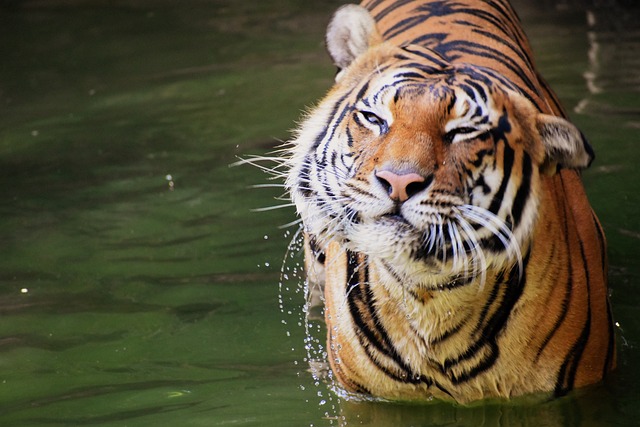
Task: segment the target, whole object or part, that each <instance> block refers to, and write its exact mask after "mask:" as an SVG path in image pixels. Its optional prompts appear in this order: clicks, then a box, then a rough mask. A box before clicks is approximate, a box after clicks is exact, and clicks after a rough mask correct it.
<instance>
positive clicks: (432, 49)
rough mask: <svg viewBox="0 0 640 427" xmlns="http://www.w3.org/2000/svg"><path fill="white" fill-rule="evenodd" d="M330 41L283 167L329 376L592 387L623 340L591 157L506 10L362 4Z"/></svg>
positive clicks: (404, 387)
mask: <svg viewBox="0 0 640 427" xmlns="http://www.w3.org/2000/svg"><path fill="white" fill-rule="evenodd" d="M365 8H366V10H365ZM367 10H368V12H367ZM327 44H328V50H329V52H330V53H331V55H332V57H333V58H334V60H335V62H336V64H337V65H338V66H339V67H340V68H341V70H340V71H339V73H338V75H337V78H336V84H335V85H334V87H333V88H332V89H331V91H330V92H329V94H328V95H327V96H326V97H325V98H324V99H323V100H322V101H321V102H320V103H319V104H318V106H316V107H315V108H314V109H313V110H311V111H310V112H309V114H308V116H307V117H306V118H305V120H304V121H303V123H302V124H301V126H300V128H299V129H298V131H297V133H296V137H295V139H294V140H293V141H292V143H291V145H290V148H289V156H288V157H287V159H286V160H285V161H286V162H287V165H288V168H289V169H288V177H287V187H288V189H289V191H290V194H291V197H292V200H293V201H294V203H295V204H296V207H297V210H298V213H299V214H300V216H301V218H302V221H303V223H304V229H305V232H306V236H307V237H306V239H307V244H306V253H307V269H308V272H309V275H310V277H313V278H314V279H315V280H318V281H323V282H324V283H325V304H326V307H325V308H326V322H327V327H328V331H329V336H328V345H329V362H330V364H331V367H332V370H333V372H334V376H335V379H336V380H337V381H338V382H339V383H340V384H341V385H342V386H343V387H344V388H345V389H346V390H348V391H350V392H356V393H365V394H370V395H374V396H380V397H384V398H390V399H428V398H431V397H435V398H440V399H445V400H455V401H458V402H462V403H466V402H471V401H474V400H477V399H483V398H510V397H514V396H520V395H524V394H529V393H544V395H549V394H552V395H554V396H561V395H564V394H566V393H567V392H569V391H570V390H572V389H573V388H574V387H579V386H585V385H588V384H593V383H596V382H598V381H600V380H601V379H602V378H603V376H604V375H605V374H606V373H607V372H608V371H610V370H611V369H613V367H614V365H615V350H614V338H613V333H612V316H611V313H610V310H609V305H608V301H607V283H606V269H607V265H606V264H607V261H606V255H605V252H606V249H605V245H606V244H605V238H604V235H603V233H602V229H601V227H600V224H599V222H598V220H597V218H596V216H595V215H594V213H593V212H592V210H591V207H590V206H589V202H588V200H587V198H586V195H585V193H584V190H583V187H582V184H581V180H580V174H579V171H578V169H580V168H584V167H587V166H588V165H589V164H590V162H591V160H592V158H593V152H592V150H591V148H590V147H589V145H588V143H587V142H586V140H585V139H584V137H583V136H582V134H581V133H580V132H579V131H578V130H577V129H576V128H575V127H574V126H573V125H571V124H570V123H569V122H568V121H566V120H565V119H564V112H563V110H562V108H561V106H560V105H559V103H558V101H557V99H556V97H555V95H554V94H553V92H552V91H551V89H550V88H549V87H548V86H547V85H546V84H545V82H544V81H543V80H542V79H541V78H540V76H539V75H538V74H537V72H536V71H535V67H534V64H533V59H532V55H531V51H530V48H529V45H528V42H527V40H526V37H525V35H524V33H523V31H522V29H521V27H520V24H519V21H518V18H517V16H516V14H515V12H514V11H513V9H512V8H511V6H510V5H509V4H508V3H507V2H506V1H504V0H483V1H480V0H476V1H473V0H451V1H447V0H439V1H420V0H395V1H394V0H369V1H364V2H363V4H362V7H360V6H354V5H350V6H345V7H343V8H342V9H340V10H339V11H338V12H337V13H336V15H335V16H334V19H333V20H332V22H331V24H330V25H329V28H328V33H327ZM389 176H391V177H395V176H399V177H401V179H399V180H398V182H401V181H402V180H410V181H411V182H410V184H407V185H406V186H405V185H404V184H402V185H400V184H397V187H396V184H390V182H391V181H389V180H388V179H387V177H389ZM394 179H395V178H394ZM393 182H395V181H393ZM402 182H404V181H402ZM407 182H408V181H407ZM400 187H401V188H400ZM397 188H400V190H399V191H396V190H397Z"/></svg>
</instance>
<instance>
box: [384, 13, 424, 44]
mask: <svg viewBox="0 0 640 427" xmlns="http://www.w3.org/2000/svg"><path fill="white" fill-rule="evenodd" d="M428 18H429V17H428V16H427V15H416V16H411V17H409V18H405V19H402V20H400V21H398V22H396V23H395V24H393V25H392V26H391V27H390V28H389V29H387V30H386V31H385V32H384V33H383V34H382V37H383V38H384V39H385V40H388V39H390V38H391V37H393V36H396V35H398V34H400V33H402V32H403V31H407V30H409V29H411V28H413V27H415V26H417V25H420V24H422V23H423V22H424V21H425V20H427V19H428Z"/></svg>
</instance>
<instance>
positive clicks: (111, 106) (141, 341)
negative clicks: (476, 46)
mask: <svg viewBox="0 0 640 427" xmlns="http://www.w3.org/2000/svg"><path fill="white" fill-rule="evenodd" d="M340 3H341V2H339V1H333V0H332V1H323V2H308V1H306V0H272V1H260V2H254V1H235V0H234V1H232V0H226V1H223V0H206V1H205V0H189V1H181V2H173V1H169V0H164V1H160V0H158V1H152V0H131V1H106V0H104V1H100V0H84V1H83V0H48V1H44V0H41V1H36V0H32V1H19V0H13V1H1V2H0V55H1V61H0V195H1V197H0V255H1V256H0V316H1V317H0V425H2V426H5V425H6V426H31V425H34V426H35V425H99V426H109V425H113V426H124V425H127V426H147V425H149V426H158V425H180V426H200V425H206V426H218V425H242V426H311V425H313V426H323V425H344V426H351V425H367V426H385V427H386V426H391V425H393V426H397V427H408V426H411V425H422V426H432V425H469V426H479V425H486V426H494V425H503V426H511V425H523V426H524V425H527V426H560V425H572V426H574V425H575V426H578V425H581V426H582V425H584V426H592V425H598V426H599V425H637V419H638V418H639V417H640V409H639V407H638V405H637V402H638V400H639V397H640V385H639V384H638V383H639V379H640V369H639V368H638V366H639V365H640V357H639V356H638V346H639V345H640V342H639V340H640V321H639V320H638V319H640V310H639V307H640V296H639V295H638V293H637V292H636V288H637V285H638V282H639V281H638V279H639V278H640V267H638V255H639V254H640V251H639V250H638V244H639V243H640V224H639V218H640V200H639V197H638V192H637V190H636V185H637V183H638V180H639V178H640V176H639V175H640V172H639V171H640V168H639V167H638V166H637V165H638V164H639V161H640V152H639V150H638V148H637V144H638V140H639V139H640V19H639V18H640V10H639V9H638V6H637V5H636V4H635V2H632V1H626V2H616V1H613V0H609V1H605V0H602V1H596V0H593V1H582V2H581V1H571V0H566V1H559V0H558V1H541V2H527V1H525V0H519V1H517V2H516V3H515V5H516V8H517V10H518V11H519V13H520V15H521V17H522V19H523V21H524V24H525V29H526V31H527V33H528V34H529V36H530V38H531V39H532V43H533V45H534V48H535V51H536V55H537V59H538V64H539V68H540V69H541V70H542V72H543V74H544V75H545V77H546V78H547V79H548V80H549V82H550V83H551V85H552V86H553V87H554V88H555V90H556V91H557V92H558V94H559V95H560V97H561V99H562V100H563V102H564V104H565V106H566V107H567V109H568V110H569V111H570V115H571V118H572V119H573V121H574V122H575V123H576V124H577V125H578V126H579V127H580V128H581V129H582V130H583V131H584V133H585V134H586V135H587V136H588V138H589V139H590V141H591V143H592V145H593V146H594V147H595V149H596V153H597V160H596V163H595V164H594V165H593V167H592V168H591V169H590V170H588V171H587V172H586V173H585V174H584V181H585V185H586V187H587V191H588V194H589V196H590V198H591V201H592V204H593V206H594V208H595V210H596V212H597V213H598V214H599V216H600V219H601V221H602V223H603V225H604V228H605V231H606V233H607V237H608V240H609V258H610V264H611V271H610V282H611V289H612V303H613V307H614V314H615V317H616V320H617V322H618V323H619V328H618V330H619V350H620V352H619V359H618V365H619V368H618V370H617V371H616V373H615V374H614V375H612V377H611V378H610V379H609V380H608V381H607V382H606V383H605V384H604V385H603V386H600V387H595V388H593V389H589V390H586V391H583V392H580V393H577V394H576V395H574V396H570V397H568V398H565V399H561V400H559V401H555V402H552V403H548V404H544V405H535V406H528V405H522V404H520V405H497V404H483V405H477V406H474V407H472V408H458V407H454V406H451V405H444V404H434V405H427V406H405V405H398V404H381V403H353V402H346V401H344V400H342V399H340V398H337V397H336V396H335V395H333V394H332V393H331V392H330V391H329V390H328V388H327V385H326V384H325V383H323V382H322V381H318V380H316V379H314V377H313V376H312V375H311V374H310V373H309V372H308V362H309V360H308V359H309V357H313V355H314V354H313V352H314V351H319V352H321V349H319V350H318V346H320V345H321V344H318V342H317V341H311V340H305V327H304V322H303V320H302V319H303V316H302V315H301V311H302V309H301V306H302V305H303V303H304V297H303V291H302V289H301V287H300V286H301V284H300V279H299V274H296V269H297V265H296V262H297V261H296V259H295V257H294V258H289V257H287V260H286V266H285V273H287V275H288V280H284V282H283V283H282V285H279V283H280V282H281V279H280V266H281V264H282V260H283V259H284V258H285V251H286V249H287V245H288V243H289V241H290V240H291V238H292V233H293V232H294V231H295V230H293V229H291V228H288V229H287V228H285V229H282V228H278V227H279V226H281V225H284V224H287V223H290V222H291V221H293V220H294V219H295V217H294V214H293V211H292V210H291V209H290V208H285V209H279V210H272V211H265V212H253V211H252V209H255V208H260V207H265V206H273V205H277V204H283V203H286V202H282V201H278V200H274V197H277V196H279V195H280V193H281V191H280V190H279V189H277V188H275V189H268V188H267V189H264V188H261V189H252V188H250V186H251V185H252V184H258V183H264V182H265V181H266V176H265V175H263V174H261V173H260V171H259V170H257V169H255V168H251V167H246V166H243V167H235V168H230V167H229V165H230V164H231V163H233V162H235V161H236V160H237V156H241V155H248V154H263V153H266V152H268V151H269V150H270V149H272V148H273V147H274V146H275V145H277V143H278V141H279V140H284V139H286V138H287V137H288V130H289V129H291V128H292V127H293V125H294V121H295V120H296V119H297V118H298V117H299V116H300V112H301V111H302V110H303V109H304V108H305V106H307V105H310V104H312V103H313V102H314V101H315V100H316V99H317V98H318V97H320V96H321V95H322V93H323V92H324V91H325V90H326V89H327V88H328V87H329V86H330V85H331V82H332V79H333V73H334V71H333V67H332V66H331V64H330V63H329V60H328V58H327V57H326V55H325V54H324V50H323V44H322V37H323V32H324V27H325V25H326V22H327V20H328V18H329V15H330V14H331V13H332V11H333V10H334V9H335V8H336V7H337V6H338V5H339V4H340ZM534 3H535V4H534ZM294 252H295V251H294ZM294 255H295V253H294ZM298 270H299V268H298Z"/></svg>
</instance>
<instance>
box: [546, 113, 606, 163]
mask: <svg viewBox="0 0 640 427" xmlns="http://www.w3.org/2000/svg"><path fill="white" fill-rule="evenodd" d="M536 126H537V128H538V132H539V134H540V138H541V139H542V143H543V145H544V149H545V161H544V164H543V167H542V169H543V171H544V172H545V173H547V174H549V175H552V174H554V173H555V171H556V169H557V167H558V165H560V166H563V167H567V168H572V169H584V168H587V167H589V165H590V164H591V162H592V161H593V159H594V158H595V153H594V152H593V148H591V145H589V143H588V142H587V140H586V139H585V137H584V135H583V134H582V132H580V130H578V128H577V127H575V126H574V125H573V124H571V123H570V122H568V121H567V120H565V119H563V118H561V117H556V116H551V115H548V114H539V115H538V116H537V118H536Z"/></svg>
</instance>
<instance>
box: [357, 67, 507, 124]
mask: <svg viewBox="0 0 640 427" xmlns="http://www.w3.org/2000/svg"><path fill="white" fill-rule="evenodd" d="M451 80H452V79H450V78H446V79H443V78H430V79H424V78H423V79H411V80H407V81H405V82H403V84H396V85H388V84H384V82H382V83H380V84H378V85H375V86H374V87H366V88H364V89H368V91H367V92H368V93H366V95H364V97H363V98H362V100H361V103H362V104H363V105H364V106H366V107H372V108H375V107H385V108H386V109H388V110H389V111H390V112H391V113H392V114H393V115H394V116H395V115H396V114H400V113H401V112H402V111H405V112H407V113H408V114H410V115H420V114H429V115H432V114H438V115H439V116H443V117H442V118H444V119H448V118H450V119H464V118H471V117H474V118H475V119H476V120H477V119H478V118H479V117H482V118H484V120H485V121H488V120H489V119H490V117H491V116H494V114H493V112H494V110H495V107H494V105H495V102H494V100H493V98H494V93H493V90H492V88H491V87H489V86H487V85H485V84H483V83H481V82H475V81H469V80H466V81H463V82H452V81H451Z"/></svg>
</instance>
